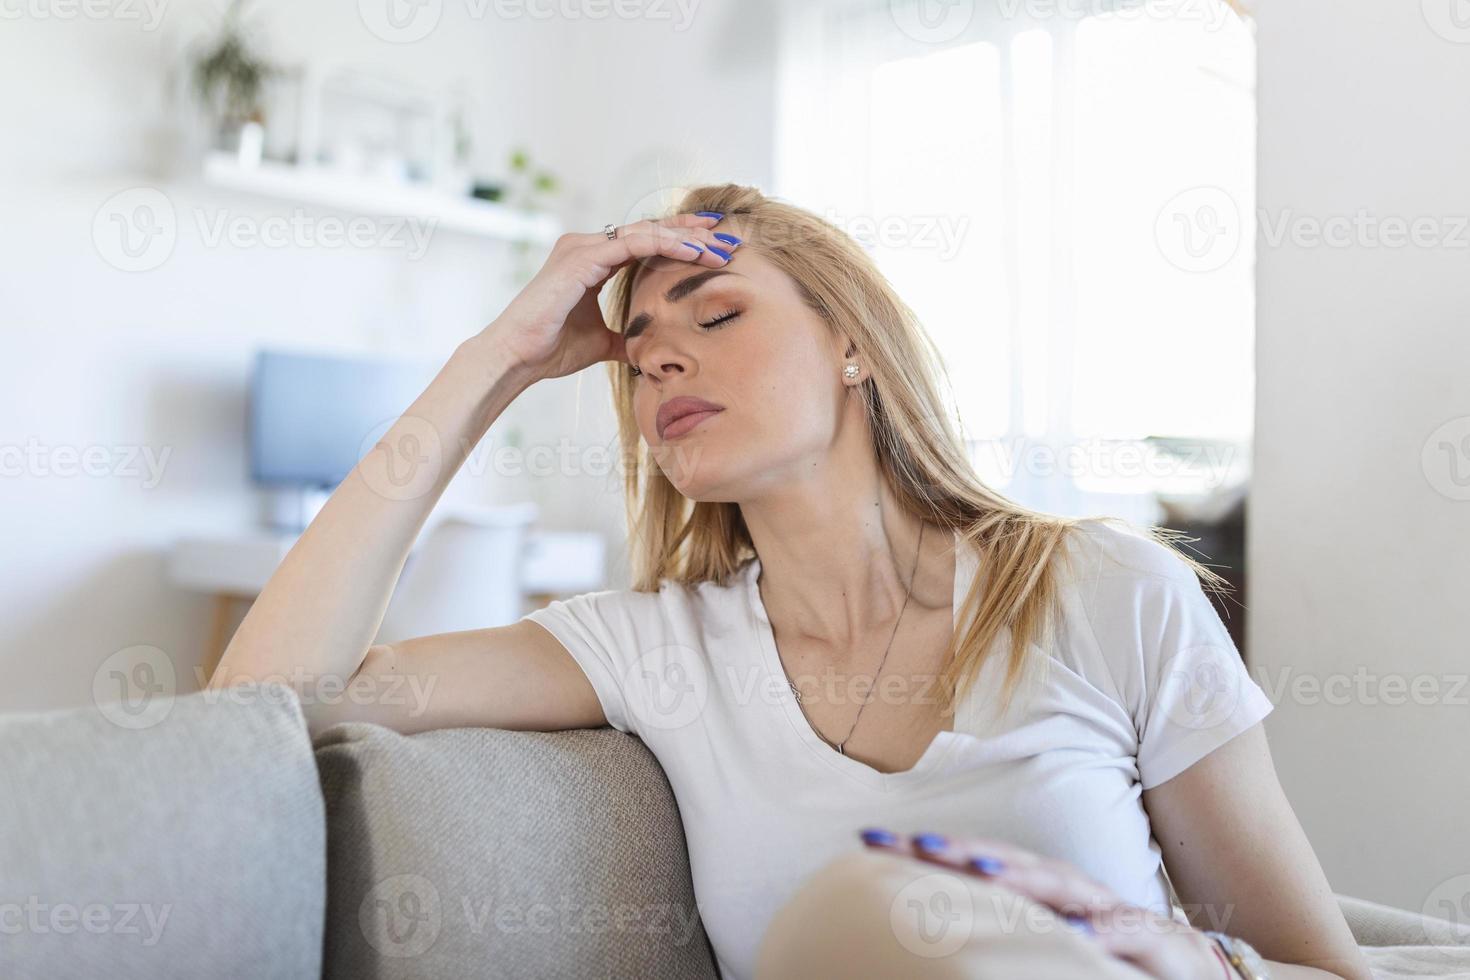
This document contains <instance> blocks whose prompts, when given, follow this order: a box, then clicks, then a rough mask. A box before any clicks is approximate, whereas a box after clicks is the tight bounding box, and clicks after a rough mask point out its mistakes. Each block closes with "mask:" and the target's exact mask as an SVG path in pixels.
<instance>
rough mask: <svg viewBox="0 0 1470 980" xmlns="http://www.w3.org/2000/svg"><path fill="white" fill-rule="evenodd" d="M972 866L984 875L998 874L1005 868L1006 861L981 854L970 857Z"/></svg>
mask: <svg viewBox="0 0 1470 980" xmlns="http://www.w3.org/2000/svg"><path fill="white" fill-rule="evenodd" d="M970 867H971V868H973V869H974V870H976V871H978V872H980V873H981V874H983V875H998V874H1000V873H1001V872H1002V871H1004V870H1005V862H1004V861H1002V860H1000V859H999V858H993V857H986V856H985V855H983V854H980V855H976V856H975V857H972V858H970Z"/></svg>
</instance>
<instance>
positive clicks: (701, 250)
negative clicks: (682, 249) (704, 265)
mask: <svg viewBox="0 0 1470 980" xmlns="http://www.w3.org/2000/svg"><path fill="white" fill-rule="evenodd" d="M684 244H685V245H688V246H689V247H690V248H692V249H697V250H698V251H699V254H700V255H703V254H704V246H703V245H696V244H694V243H693V242H685V243H684Z"/></svg>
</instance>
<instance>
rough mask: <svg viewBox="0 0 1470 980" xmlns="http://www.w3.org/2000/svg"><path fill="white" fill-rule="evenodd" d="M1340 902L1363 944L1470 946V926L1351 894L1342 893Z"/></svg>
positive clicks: (1358, 940) (1469, 947)
mask: <svg viewBox="0 0 1470 980" xmlns="http://www.w3.org/2000/svg"><path fill="white" fill-rule="evenodd" d="M1337 904H1338V906H1339V907H1340V908H1341V909H1342V914H1343V917H1344V918H1346V919H1347V923H1348V928H1350V929H1352V931H1353V938H1354V939H1355V940H1357V943H1358V945H1359V946H1431V945H1432V946H1447V947H1465V948H1467V949H1470V927H1466V926H1463V925H1459V924H1457V923H1454V922H1450V921H1448V920H1445V919H1437V918H1433V917H1431V916H1426V915H1421V914H1419V913H1418V912H1411V911H1409V910H1408V909H1398V908H1394V907H1393V906H1390V905H1380V904H1378V903H1377V902H1370V901H1368V900H1367V899H1362V898H1353V897H1352V896H1350V895H1338V896H1337Z"/></svg>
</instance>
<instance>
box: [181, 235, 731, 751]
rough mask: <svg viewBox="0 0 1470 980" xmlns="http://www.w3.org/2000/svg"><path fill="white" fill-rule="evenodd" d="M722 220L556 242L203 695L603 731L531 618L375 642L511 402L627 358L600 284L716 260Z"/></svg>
mask: <svg viewBox="0 0 1470 980" xmlns="http://www.w3.org/2000/svg"><path fill="white" fill-rule="evenodd" d="M717 220H718V218H717V217H713V216H710V217H706V216H701V215H679V216H677V217H674V218H670V219H667V220H665V221H658V222H654V221H643V222H638V223H637V224H634V225H629V226H627V227H624V228H621V229H619V230H618V231H619V233H618V235H617V237H616V238H612V239H609V238H608V237H606V236H605V235H604V234H602V233H592V234H568V235H563V236H562V237H561V238H560V239H559V240H558V241H557V243H556V245H555V247H554V248H553V249H552V251H551V255H550V257H549V258H548V259H547V261H546V264H545V265H544V266H543V267H542V268H541V270H540V271H539V272H538V273H537V275H536V276H535V278H533V279H532V281H531V282H530V283H529V284H528V285H527V286H526V287H525V289H523V290H522V291H521V293H520V294H519V295H518V296H516V298H515V299H514V300H513V301H512V302H511V304H510V306H508V307H507V308H506V311H505V312H504V313H502V314H501V316H500V317H498V318H497V319H496V320H495V322H493V323H491V324H490V325H489V326H488V327H486V328H485V329H484V330H482V331H481V332H480V333H479V334H477V335H475V336H474V337H471V338H470V339H468V340H466V341H464V342H463V343H461V344H460V345H459V347H458V348H456V349H455V351H454V353H453V355H452V356H451V357H450V358H449V360H448V362H447V363H446V364H445V365H444V367H443V368H442V369H441V370H440V371H439V373H438V374H437V375H436V376H435V378H434V380H433V381H432V382H430V384H429V386H428V388H427V389H425V391H424V392H423V393H422V394H421V395H419V397H418V398H417V399H415V401H414V402H413V404H412V405H410V406H409V407H408V410H407V411H406V412H405V413H404V414H403V415H402V416H401V417H400V418H399V419H398V420H397V421H396V422H395V423H394V424H393V426H392V427H391V428H390V429H389V430H388V432H387V433H386V434H385V435H384V436H383V437H382V439H380V440H379V441H378V443H377V444H376V445H375V446H374V447H373V449H372V450H371V451H370V452H368V454H367V455H366V456H364V457H363V458H362V459H361V460H360V461H359V462H358V464H357V466H356V467H355V468H354V469H353V471H352V472H351V473H349V474H348V475H347V477H346V478H345V479H343V481H342V483H341V484H340V485H339V486H338V487H337V489H336V490H334V491H333V493H332V495H331V497H330V498H328V500H327V502H326V504H325V505H324V506H323V507H322V509H321V511H320V512H319V513H318V514H317V516H316V518H315V519H314V520H312V522H311V524H310V525H309V526H308V527H307V528H306V530H305V532H304V533H303V534H302V535H301V537H300V539H299V540H297V542H296V544H295V545H294V546H293V547H292V548H291V550H290V552H289V553H288V554H287V555H286V558H285V560H284V561H282V563H281V565H280V567H279V568H278V569H277V570H276V572H275V573H274V574H273V575H272V576H271V578H270V580H269V581H268V582H267V583H266V585H265V588H264V589H263V590H262V591H261V594H260V596H259V598H257V599H256V601H255V603H254V605H252V607H251V609H250V612H249V613H248V614H247V615H246V616H245V619H244V621H243V622H242V623H241V624H240V628H239V630H238V631H237V632H236V633H235V636H234V637H233V638H232V639H231V641H230V644H229V646H228V647H227V648H226V650H225V652H224V655H223V657H222V658H221V660H220V664H219V666H218V668H216V670H215V672H214V675H213V676H212V677H211V678H210V680H209V684H208V687H209V688H211V689H218V688H223V687H227V686H230V685H233V684H237V683H240V682H242V681H252V680H265V679H269V678H276V679H280V680H284V681H286V682H287V683H290V684H291V685H292V686H294V687H296V689H297V690H298V692H300V693H301V694H302V704H303V708H304V710H305V712H306V716H307V722H308V725H309V726H310V727H311V728H312V729H313V730H316V729H319V728H320V727H323V726H324V725H327V724H331V723H333V722H335V721H338V720H345V719H355V720H364V721H373V722H378V723H381V724H384V725H390V726H393V727H397V728H399V729H401V730H405V731H408V730H422V729H425V728H436V727H446V726H458V725H489V726H496V727H517V728H540V729H548V730H549V729H555V728H567V727H584V726H595V725H601V724H603V723H605V719H604V717H603V715H602V711H601V709H600V707H599V705H598V702H597V699H596V696H595V693H594V691H593V689H592V687H591V685H590V683H589V682H588V681H587V679H586V677H585V675H584V674H583V673H582V672H581V668H580V667H578V666H577V664H576V662H575V661H574V660H573V659H572V658H571V655H570V654H569V653H567V652H566V650H565V649H564V648H563V647H562V646H561V645H560V643H559V642H558V641H557V640H556V639H555V638H554V637H552V636H551V635H550V634H549V633H547V632H546V631H545V630H544V629H542V628H541V627H540V626H538V625H536V624H534V623H531V622H520V623H515V624H511V625H508V626H502V627H496V628H489V629H484V630H471V631H465V632H460V633H448V634H441V635H438V636H428V637H421V638H418V639H414V640H409V641H406V642H403V643H397V644H393V645H379V646H371V644H372V641H373V639H374V638H375V636H376V635H377V631H378V628H379V626H380V624H381V623H382V619H383V614H384V612H385V611H386V609H387V607H388V600H389V598H390V597H391V596H392V593H393V589H394V587H395V585H396V584H397V582H398V578H399V575H400V574H401V573H402V571H403V566H404V563H405V561H406V560H407V557H408V553H409V549H410V548H411V546H412V545H413V542H414V539H415V538H416V537H417V536H418V534H419V532H420V530H421V529H422V528H423V526H424V523H425V521H426V519H427V518H428V515H429V513H430V511H432V510H433V508H434V505H435V504H436V503H437V502H438V501H439V498H440V496H441V495H442V494H443V492H444V489H445V487H446V486H448V484H449V482H450V480H451V479H452V478H453V476H454V474H455V473H456V472H457V471H458V470H459V467H460V466H461V465H462V464H463V463H464V460H465V459H466V458H467V457H468V455H469V454H470V452H472V451H473V449H474V447H475V446H476V445H478V443H479V441H480V439H481V438H483V437H484V435H485V433H486V432H487V431H488V430H489V428H490V426H491V424H492V423H493V422H494V421H495V419H496V418H497V417H498V416H499V415H500V413H501V412H503V411H504V410H505V408H506V406H508V405H509V404H510V403H511V402H512V401H513V400H514V399H515V398H516V397H517V396H518V395H519V394H520V393H521V392H522V391H524V390H525V389H526V388H527V387H529V386H530V385H531V384H533V383H534V382H536V381H537V380H541V379H543V378H556V377H562V376H565V375H569V374H572V373H575V372H577V371H580V370H582V369H583V368H585V367H588V366H590V365H592V364H595V363H597V362H599V361H606V360H614V359H618V360H621V359H624V358H626V353H625V349H624V347H623V344H622V337H621V336H620V335H619V334H617V333H615V332H613V331H612V330H609V329H608V328H607V325H606V323H605V322H604V321H603V318H602V314H601V311H600V309H599V307H598V304H597V301H596V300H597V292H598V290H600V289H601V287H602V285H603V284H604V283H605V282H606V281H607V280H608V279H609V278H611V277H612V274H613V273H614V272H615V271H616V270H617V269H618V268H620V267H621V266H622V265H624V264H626V263H628V262H630V261H633V260H635V259H648V258H655V257H661V258H662V259H666V260H671V261H682V262H687V263H689V264H691V265H702V266H706V267H718V266H721V265H724V264H725V262H726V261H727V260H726V259H724V258H722V257H720V256H719V255H718V254H716V253H715V252H714V251H713V250H711V249H710V248H709V247H708V245H709V244H718V243H717V242H716V240H715V239H714V238H713V236H712V233H711V231H710V229H711V227H712V226H713V225H714V224H715V223H716V221H717ZM690 241H693V242H698V243H705V244H702V245H693V246H691V245H690V244H688V243H689V242H690ZM395 678H397V679H396V680H395ZM354 685H355V686H354ZM415 690H417V691H418V692H419V694H418V695H417V696H415V695H414V691H415ZM405 698H407V699H408V700H409V702H411V703H408V704H406V703H405Z"/></svg>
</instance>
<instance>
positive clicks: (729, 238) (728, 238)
mask: <svg viewBox="0 0 1470 980" xmlns="http://www.w3.org/2000/svg"><path fill="white" fill-rule="evenodd" d="M715 237H716V238H718V239H719V240H720V241H722V242H724V243H725V244H726V245H739V244H740V243H741V241H742V240H743V239H739V238H736V237H735V236H734V235H727V234H725V233H724V232H723V231H717V232H715Z"/></svg>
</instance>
